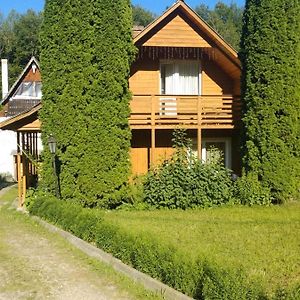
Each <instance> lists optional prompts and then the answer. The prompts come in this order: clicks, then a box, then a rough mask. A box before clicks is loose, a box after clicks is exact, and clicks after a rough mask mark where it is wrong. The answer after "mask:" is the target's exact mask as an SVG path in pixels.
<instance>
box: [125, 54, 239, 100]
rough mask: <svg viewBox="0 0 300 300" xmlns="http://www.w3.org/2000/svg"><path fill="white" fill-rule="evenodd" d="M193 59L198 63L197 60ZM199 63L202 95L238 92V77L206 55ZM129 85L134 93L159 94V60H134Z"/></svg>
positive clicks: (236, 93) (235, 93)
mask: <svg viewBox="0 0 300 300" xmlns="http://www.w3.org/2000/svg"><path fill="white" fill-rule="evenodd" d="M163 61H165V60H163ZM176 61H179V60H177V59H176V60H175V62H176ZM190 61H192V60H190ZM194 61H195V63H198V61H197V60H194ZM200 65H201V69H202V71H201V89H202V91H201V94H202V95H223V94H225V95H229V94H233V95H239V94H240V93H239V92H240V90H239V86H240V83H239V79H235V80H234V79H233V78H232V77H230V76H229V75H228V74H227V72H226V71H224V70H223V68H221V67H220V66H219V65H218V64H217V63H216V62H214V61H213V60H212V59H210V58H209V57H208V56H207V55H204V56H203V58H202V59H200ZM129 87H130V90H131V92H132V93H133V94H134V95H145V94H147V95H149V94H154V95H156V94H160V60H159V59H155V60H152V59H151V58H149V57H143V58H139V59H138V60H137V61H136V62H134V63H133V65H132V67H131V74H130V78H129Z"/></svg>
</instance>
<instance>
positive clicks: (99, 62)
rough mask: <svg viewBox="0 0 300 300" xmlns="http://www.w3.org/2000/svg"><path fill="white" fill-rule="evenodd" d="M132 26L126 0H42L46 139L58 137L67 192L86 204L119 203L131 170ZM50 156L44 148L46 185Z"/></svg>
mask: <svg viewBox="0 0 300 300" xmlns="http://www.w3.org/2000/svg"><path fill="white" fill-rule="evenodd" d="M131 30H132V16H131V6H130V1H129V0H115V1H111V0H101V1H99V0H95V1H88V0H85V1H79V0H72V1H71V0H63V1H57V0H56V1H52V0H51V1H50V0H47V1H46V3H45V13H44V23H43V26H42V32H41V45H42V51H41V69H42V77H43V99H42V102H43V107H42V110H41V112H40V119H41V121H42V133H43V134H42V140H43V144H44V145H47V139H48V138H49V135H51V134H52V135H54V136H55V138H56V141H57V161H58V169H59V176H60V182H61V194H62V197H63V198H64V199H68V200H72V201H74V202H77V203H80V204H82V205H83V206H86V207H95V206H96V207H99V206H102V207H103V206H104V207H114V205H118V203H119V195H118V194H119V192H120V190H122V188H123V187H124V186H125V185H126V183H127V181H128V177H129V174H130V163H129V148H130V138H131V132H130V128H129V124H128V116H129V114H130V110H129V100H130V98H131V94H130V91H129V88H128V78H129V71H130V64H131V62H132V59H133V58H134V53H135V49H134V46H133V43H132V35H131ZM51 163H52V161H51V155H50V153H49V150H48V147H44V165H43V174H42V183H43V184H44V186H45V187H47V188H48V189H49V190H51V189H52V190H53V189H54V182H55V181H54V179H55V178H54V176H53V170H52V164H51ZM115 193H116V194H117V195H114V194H115ZM112 198H114V201H112Z"/></svg>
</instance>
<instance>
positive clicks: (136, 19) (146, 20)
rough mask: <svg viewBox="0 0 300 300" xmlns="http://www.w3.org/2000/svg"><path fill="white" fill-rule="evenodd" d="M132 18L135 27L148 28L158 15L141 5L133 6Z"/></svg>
mask: <svg viewBox="0 0 300 300" xmlns="http://www.w3.org/2000/svg"><path fill="white" fill-rule="evenodd" d="M132 18H133V24H134V25H142V26H147V25H148V24H150V23H151V22H152V21H153V20H154V19H155V18H156V15H155V14H154V13H152V12H151V11H149V10H147V9H144V8H143V7H142V6H140V5H132Z"/></svg>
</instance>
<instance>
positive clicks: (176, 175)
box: [144, 130, 232, 209]
mask: <svg viewBox="0 0 300 300" xmlns="http://www.w3.org/2000/svg"><path fill="white" fill-rule="evenodd" d="M173 142H174V147H175V154H174V155H173V156H172V157H171V159H169V160H166V161H164V162H163V163H162V164H161V165H160V166H158V167H156V168H155V169H153V170H150V171H149V173H148V174H147V175H146V177H145V181H144V193H145V195H144V201H145V202H146V203H148V204H150V205H152V206H154V207H156V208H163V207H164V208H181V209H187V208H193V207H209V206H214V205H220V204H224V203H228V202H229V201H230V200H231V199H232V180H231V178H230V171H229V170H227V169H226V168H225V167H224V166H223V165H222V163H221V156H220V155H215V156H214V157H215V158H216V157H218V159H212V160H211V161H210V162H207V163H203V162H202V161H200V160H198V159H196V158H195V157H193V156H192V155H191V154H190V153H189V151H188V149H189V148H190V146H189V141H188V139H186V136H185V134H184V131H183V130H177V131H176V130H175V132H174V139H173Z"/></svg>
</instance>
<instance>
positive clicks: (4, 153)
mask: <svg viewBox="0 0 300 300" xmlns="http://www.w3.org/2000/svg"><path fill="white" fill-rule="evenodd" d="M7 70H8V68H7V60H2V91H3V95H2V98H3V100H2V101H1V105H2V109H1V110H0V122H5V121H7V120H8V119H10V118H11V117H15V116H17V115H19V114H20V113H22V112H24V111H28V110H30V109H32V107H34V106H35V105H37V104H38V103H40V102H41V96H42V94H41V73H40V67H39V63H38V61H37V60H36V59H35V58H34V57H32V58H31V59H30V61H29V62H28V64H27V65H26V67H25V68H24V70H23V72H22V73H21V75H20V76H19V78H18V79H17V80H16V82H15V83H14V85H13V86H12V87H11V89H10V90H9V91H8V71H7ZM16 141H17V133H16V132H14V131H4V130H0V143H1V144H0V145H1V147H0V174H8V175H10V176H12V177H13V178H14V179H17V172H16V157H17V143H16ZM39 143H40V142H39ZM18 144H20V140H19V141H18Z"/></svg>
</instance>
